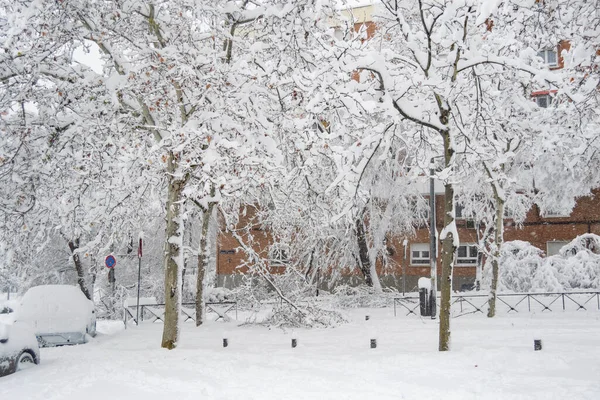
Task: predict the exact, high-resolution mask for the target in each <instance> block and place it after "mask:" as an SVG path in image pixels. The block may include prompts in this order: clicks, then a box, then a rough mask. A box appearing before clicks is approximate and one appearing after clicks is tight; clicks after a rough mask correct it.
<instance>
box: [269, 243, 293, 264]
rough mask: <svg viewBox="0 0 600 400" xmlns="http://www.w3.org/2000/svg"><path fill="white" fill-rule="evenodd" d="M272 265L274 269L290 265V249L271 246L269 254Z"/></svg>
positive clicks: (275, 245) (281, 246)
mask: <svg viewBox="0 0 600 400" xmlns="http://www.w3.org/2000/svg"><path fill="white" fill-rule="evenodd" d="M269 259H270V265H271V266H272V267H285V266H287V264H288V261H289V258H288V249H287V246H283V245H280V244H274V245H272V246H271V251H270V254H269Z"/></svg>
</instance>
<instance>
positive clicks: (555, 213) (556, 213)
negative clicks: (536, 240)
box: [544, 209, 571, 218]
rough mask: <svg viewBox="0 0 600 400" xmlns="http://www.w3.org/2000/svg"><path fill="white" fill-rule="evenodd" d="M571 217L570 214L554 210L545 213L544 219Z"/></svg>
mask: <svg viewBox="0 0 600 400" xmlns="http://www.w3.org/2000/svg"><path fill="white" fill-rule="evenodd" d="M570 216H571V214H570V213H565V212H562V211H556V210H552V209H550V210H546V211H544V218H567V217H570Z"/></svg>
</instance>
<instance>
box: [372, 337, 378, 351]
mask: <svg viewBox="0 0 600 400" xmlns="http://www.w3.org/2000/svg"><path fill="white" fill-rule="evenodd" d="M371 348H372V349H376V348H377V339H371Z"/></svg>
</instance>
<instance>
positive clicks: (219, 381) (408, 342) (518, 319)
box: [0, 308, 600, 400]
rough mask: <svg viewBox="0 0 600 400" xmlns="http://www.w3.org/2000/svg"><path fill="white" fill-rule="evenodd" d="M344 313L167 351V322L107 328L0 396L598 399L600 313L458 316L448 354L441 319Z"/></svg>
mask: <svg viewBox="0 0 600 400" xmlns="http://www.w3.org/2000/svg"><path fill="white" fill-rule="evenodd" d="M347 314H348V316H349V318H351V320H352V322H350V323H349V324H346V325H343V326H341V327H338V328H330V329H318V330H293V331H292V330H288V331H283V330H281V329H268V328H264V327H259V326H238V324H237V323H236V322H229V323H222V322H208V323H207V324H206V325H205V326H204V327H202V328H201V329H196V328H195V327H194V326H193V324H191V323H188V324H185V325H184V331H183V335H182V340H181V344H180V347H179V348H178V349H177V350H174V351H167V350H162V349H160V348H159V344H160V338H161V334H162V324H161V323H154V324H153V323H149V322H148V323H144V324H142V325H141V326H140V327H135V326H133V327H129V328H128V329H127V330H124V329H123V326H122V324H120V323H117V322H102V321H101V322H100V323H99V326H98V328H99V331H100V334H99V335H98V337H97V338H96V339H95V340H94V341H93V342H92V343H90V344H87V345H82V346H74V347H61V348H53V349H42V364H41V365H40V366H38V367H35V368H31V369H28V370H25V371H21V372H18V373H16V374H13V375H10V376H7V377H4V378H0V399H2V400H17V399H28V400H34V399H44V400H50V399H56V400H66V399H73V400H82V399H85V400H108V399H140V400H141V399H144V400H154V399H157V400H158V399H160V400H164V399H195V400H198V399H236V400H239V399H261V400H265V399H336V400H339V399H443V400H450V399H460V400H465V399H569V400H572V399H595V400H597V399H600V312H598V311H589V312H552V313H549V312H546V313H531V314H516V315H506V314H504V315H500V316H499V317H498V318H496V319H494V320H488V319H487V318H485V316H483V315H481V314H479V315H467V316H463V317H460V318H455V319H453V321H452V322H453V326H452V328H453V349H452V351H451V352H447V353H439V352H438V351H437V350H436V349H437V322H436V321H432V320H429V319H420V318H416V317H397V318H394V316H393V310H392V309H390V308H385V309H375V310H365V309H357V310H351V311H349V312H347ZM366 314H368V315H370V317H371V318H370V320H368V321H365V315H366ZM224 337H226V338H228V339H229V346H228V347H227V348H223V347H222V339H223V338H224ZM292 338H297V339H298V347H297V348H295V349H292V348H291V345H290V343H291V339H292ZM371 338H376V339H377V344H378V347H377V348H376V349H370V346H369V342H370V339H371ZM534 338H541V339H542V340H543V347H544V348H543V350H542V351H534V350H533V339H534Z"/></svg>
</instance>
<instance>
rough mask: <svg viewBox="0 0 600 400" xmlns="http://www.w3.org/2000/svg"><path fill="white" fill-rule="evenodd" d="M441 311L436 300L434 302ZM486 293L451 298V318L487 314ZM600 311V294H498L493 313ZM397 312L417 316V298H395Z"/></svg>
mask: <svg viewBox="0 0 600 400" xmlns="http://www.w3.org/2000/svg"><path fill="white" fill-rule="evenodd" d="M437 300H438V301H437V305H438V310H439V309H440V308H439V307H440V305H439V297H438V299H437ZM488 301H489V295H488V294H464V295H462V294H455V295H453V296H452V316H453V317H459V316H461V315H465V314H474V313H482V314H483V313H487V305H488ZM560 310H562V311H580V310H600V291H594V292H586V291H581V292H565V293H499V294H498V295H497V296H496V312H497V313H501V312H506V313H519V312H538V311H539V312H544V311H548V312H551V311H560ZM400 312H406V315H411V314H412V315H415V316H417V315H419V296H418V295H408V296H402V297H395V298H394V316H397V315H398V314H399V313H400Z"/></svg>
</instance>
